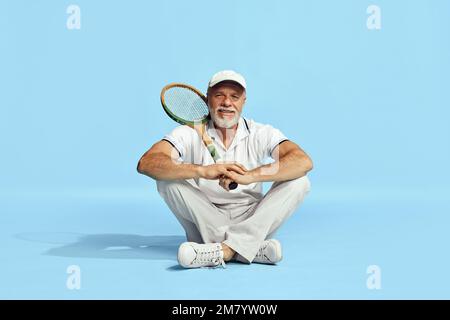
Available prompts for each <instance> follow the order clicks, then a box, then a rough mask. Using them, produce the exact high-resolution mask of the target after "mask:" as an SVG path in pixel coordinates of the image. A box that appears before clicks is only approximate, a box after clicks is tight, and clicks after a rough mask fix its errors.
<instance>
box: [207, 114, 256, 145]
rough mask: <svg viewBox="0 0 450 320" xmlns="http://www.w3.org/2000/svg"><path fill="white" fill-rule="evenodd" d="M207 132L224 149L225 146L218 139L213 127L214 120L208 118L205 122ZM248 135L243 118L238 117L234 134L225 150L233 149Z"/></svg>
mask: <svg viewBox="0 0 450 320" xmlns="http://www.w3.org/2000/svg"><path fill="white" fill-rule="evenodd" d="M207 133H208V135H209V136H210V137H211V139H213V140H214V141H215V142H217V143H218V144H219V145H220V146H221V147H222V148H223V149H224V150H225V146H224V145H223V142H222V139H220V135H219V133H218V132H217V130H216V128H214V121H213V120H212V119H209V121H208V124H207ZM248 135H249V132H248V129H247V126H246V124H245V121H244V118H243V117H239V122H238V127H237V129H236V134H235V136H234V138H233V142H232V143H231V145H230V147H229V148H228V150H227V151H229V150H231V149H233V148H234V147H235V146H236V145H237V144H238V143H239V142H240V141H241V140H242V139H244V138H245V137H247V136H248Z"/></svg>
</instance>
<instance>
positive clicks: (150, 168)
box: [137, 153, 200, 180]
mask: <svg viewBox="0 0 450 320" xmlns="http://www.w3.org/2000/svg"><path fill="white" fill-rule="evenodd" d="M199 167H200V166H198V165H195V164H186V163H182V162H177V161H176V160H173V159H172V158H171V157H169V156H167V155H165V154H163V153H156V154H152V155H150V156H148V157H145V158H142V159H141V160H140V161H139V164H138V168H137V169H138V172H139V173H142V174H145V175H146V176H149V177H150V178H153V179H155V180H185V179H191V178H198V177H199Z"/></svg>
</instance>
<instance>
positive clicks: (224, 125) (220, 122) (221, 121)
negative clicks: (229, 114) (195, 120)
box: [211, 112, 241, 129]
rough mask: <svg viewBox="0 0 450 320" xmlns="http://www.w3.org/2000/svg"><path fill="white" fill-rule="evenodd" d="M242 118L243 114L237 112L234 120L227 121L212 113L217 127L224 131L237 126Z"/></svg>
mask: <svg viewBox="0 0 450 320" xmlns="http://www.w3.org/2000/svg"><path fill="white" fill-rule="evenodd" d="M240 117H241V114H240V113H237V112H236V113H235V116H234V117H233V119H230V120H226V119H221V118H220V117H219V116H217V115H216V114H215V113H211V118H212V119H213V121H214V123H215V124H216V126H218V127H219V128H224V129H230V128H232V127H233V126H235V125H236V124H238V122H239V118H240Z"/></svg>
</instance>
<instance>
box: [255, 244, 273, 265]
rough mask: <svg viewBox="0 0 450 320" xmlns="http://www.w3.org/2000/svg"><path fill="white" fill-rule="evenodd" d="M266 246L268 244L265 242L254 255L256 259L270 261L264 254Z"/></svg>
mask: <svg viewBox="0 0 450 320" xmlns="http://www.w3.org/2000/svg"><path fill="white" fill-rule="evenodd" d="M268 245H269V243H268V242H267V243H266V244H265V245H264V246H262V247H260V248H259V249H258V253H256V257H258V258H264V259H266V260H267V261H270V259H269V258H268V257H267V256H266V255H265V254H264V252H265V251H266V248H267V246H268Z"/></svg>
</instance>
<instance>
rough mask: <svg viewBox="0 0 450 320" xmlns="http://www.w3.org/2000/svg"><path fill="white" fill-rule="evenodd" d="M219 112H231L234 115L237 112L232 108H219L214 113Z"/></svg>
mask: <svg viewBox="0 0 450 320" xmlns="http://www.w3.org/2000/svg"><path fill="white" fill-rule="evenodd" d="M219 111H232V112H235V113H236V112H237V110H236V109H235V108H233V107H219V108H217V109H216V112H219Z"/></svg>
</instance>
